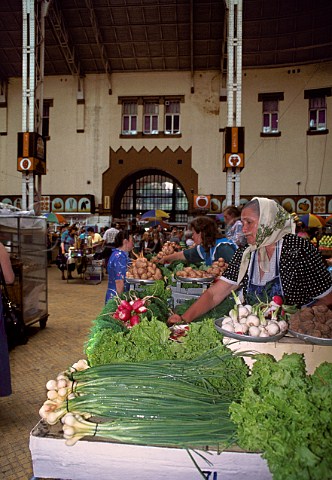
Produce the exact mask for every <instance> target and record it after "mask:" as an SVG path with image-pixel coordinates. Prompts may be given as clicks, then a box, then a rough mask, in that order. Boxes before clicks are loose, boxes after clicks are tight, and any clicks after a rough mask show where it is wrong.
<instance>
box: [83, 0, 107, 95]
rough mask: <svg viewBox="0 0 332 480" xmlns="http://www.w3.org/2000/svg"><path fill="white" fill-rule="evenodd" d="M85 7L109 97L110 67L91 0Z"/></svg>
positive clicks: (87, 1) (86, 1) (87, 0)
mask: <svg viewBox="0 0 332 480" xmlns="http://www.w3.org/2000/svg"><path fill="white" fill-rule="evenodd" d="M85 5H86V7H87V9H88V10H89V15H90V22H91V25H92V30H93V33H94V36H95V39H96V43H97V46H98V49H99V53H100V58H101V60H102V62H103V66H104V70H105V73H106V75H107V79H108V93H109V94H110V95H111V94H112V82H111V73H112V71H111V65H110V62H109V59H108V56H107V53H106V49H105V45H104V42H103V39H102V36H101V33H100V29H99V25H98V21H97V17H96V14H95V10H94V8H93V3H92V1H91V0H85Z"/></svg>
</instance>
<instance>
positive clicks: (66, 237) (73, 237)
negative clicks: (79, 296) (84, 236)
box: [61, 225, 78, 280]
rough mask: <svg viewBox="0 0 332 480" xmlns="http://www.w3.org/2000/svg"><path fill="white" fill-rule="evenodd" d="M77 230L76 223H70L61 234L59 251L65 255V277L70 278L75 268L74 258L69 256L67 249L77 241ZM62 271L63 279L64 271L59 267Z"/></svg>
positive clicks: (63, 276)
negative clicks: (66, 274)
mask: <svg viewBox="0 0 332 480" xmlns="http://www.w3.org/2000/svg"><path fill="white" fill-rule="evenodd" d="M77 231H78V228H77V227H76V225H71V226H69V227H68V230H65V231H64V232H63V233H62V235H61V253H62V255H66V256H67V271H68V276H67V279H68V280H70V279H72V278H73V277H72V272H73V271H74V270H75V259H73V258H71V257H70V255H69V251H70V250H69V249H70V248H71V247H74V246H75V244H76V243H77ZM61 273H62V277H61V278H62V280H65V279H66V277H65V272H64V270H62V269H61Z"/></svg>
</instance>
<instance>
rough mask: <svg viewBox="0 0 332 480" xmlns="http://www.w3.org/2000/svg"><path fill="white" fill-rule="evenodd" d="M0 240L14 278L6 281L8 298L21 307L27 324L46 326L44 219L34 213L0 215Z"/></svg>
mask: <svg viewBox="0 0 332 480" xmlns="http://www.w3.org/2000/svg"><path fill="white" fill-rule="evenodd" d="M0 241H1V242H2V243H3V244H4V245H5V247H6V249H7V251H8V253H9V254H10V258H11V262H12V266H13V270H14V272H15V282H14V283H13V284H12V285H8V293H9V295H10V298H11V300H12V301H13V302H14V303H16V304H17V305H18V306H19V307H20V308H21V311H22V315H23V320H24V323H25V324H26V325H32V324H34V323H37V322H39V324H40V327H41V328H44V327H45V326H46V322H47V318H48V299H47V222H46V219H45V218H43V217H37V216H15V215H10V216H4V215H0Z"/></svg>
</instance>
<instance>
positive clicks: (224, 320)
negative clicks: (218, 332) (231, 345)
mask: <svg viewBox="0 0 332 480" xmlns="http://www.w3.org/2000/svg"><path fill="white" fill-rule="evenodd" d="M226 323H233V320H232V319H231V317H224V318H223V320H222V322H221V325H225V324H226Z"/></svg>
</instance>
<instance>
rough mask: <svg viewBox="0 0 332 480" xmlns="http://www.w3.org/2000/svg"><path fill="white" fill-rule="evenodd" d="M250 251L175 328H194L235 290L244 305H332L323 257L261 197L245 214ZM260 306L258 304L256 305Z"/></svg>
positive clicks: (174, 319)
mask: <svg viewBox="0 0 332 480" xmlns="http://www.w3.org/2000/svg"><path fill="white" fill-rule="evenodd" d="M241 220H242V224H243V233H244V235H245V236H246V239H247V242H248V246H247V247H242V248H239V249H238V250H237V251H236V253H235V254H234V257H233V258H232V260H231V262H230V264H229V267H228V269H227V270H226V272H224V274H223V276H222V277H221V278H220V281H219V282H217V283H215V284H214V285H212V286H211V287H210V288H209V289H207V290H206V292H205V293H204V294H203V295H202V296H201V297H200V298H199V299H198V300H197V301H196V302H195V303H194V304H193V305H191V307H189V309H188V310H187V311H186V312H185V313H184V314H183V315H182V317H180V316H179V315H176V314H175V315H172V316H171V317H170V318H169V319H168V323H169V324H174V323H178V322H183V321H185V322H186V323H189V322H191V321H192V320H194V319H195V318H197V317H199V316H200V315H203V314H204V313H206V312H208V311H209V310H211V309H212V308H213V307H215V306H216V305H218V304H219V303H220V302H222V301H223V300H224V299H225V298H226V297H227V296H228V295H230V293H231V292H232V290H237V289H241V290H242V294H243V299H244V302H246V303H252V302H250V299H251V298H254V299H257V297H262V298H263V299H264V300H270V299H271V298H272V296H274V295H280V296H282V297H283V300H284V303H285V304H288V305H297V306H298V307H301V306H303V305H308V304H311V303H315V304H325V305H328V306H330V307H331V305H332V278H331V275H330V274H329V272H328V270H327V268H326V266H325V265H324V263H323V260H322V257H321V254H320V253H319V251H318V250H317V249H316V248H315V247H314V246H313V245H312V244H311V243H310V242H309V241H308V240H306V239H304V238H301V237H298V236H297V235H295V224H294V222H293V219H292V218H291V216H290V215H289V214H288V212H286V210H284V209H283V208H282V207H281V206H280V205H279V204H277V203H276V202H275V201H274V200H270V199H268V198H258V197H255V198H254V199H253V200H251V201H250V202H249V203H247V204H246V205H245V206H244V207H243V209H242V213H241ZM256 301H257V300H256Z"/></svg>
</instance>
